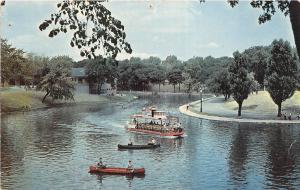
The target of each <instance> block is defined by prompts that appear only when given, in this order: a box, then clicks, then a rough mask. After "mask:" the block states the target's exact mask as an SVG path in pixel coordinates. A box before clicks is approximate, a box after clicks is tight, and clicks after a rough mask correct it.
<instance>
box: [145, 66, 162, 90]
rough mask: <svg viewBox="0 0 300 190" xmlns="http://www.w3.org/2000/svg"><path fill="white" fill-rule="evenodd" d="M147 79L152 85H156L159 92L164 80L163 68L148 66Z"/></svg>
mask: <svg viewBox="0 0 300 190" xmlns="http://www.w3.org/2000/svg"><path fill="white" fill-rule="evenodd" d="M148 77H149V81H150V82H151V83H152V84H158V91H159V92H160V85H161V83H163V82H164V81H165V80H166V74H165V68H164V67H162V66H161V65H150V71H149V73H148Z"/></svg>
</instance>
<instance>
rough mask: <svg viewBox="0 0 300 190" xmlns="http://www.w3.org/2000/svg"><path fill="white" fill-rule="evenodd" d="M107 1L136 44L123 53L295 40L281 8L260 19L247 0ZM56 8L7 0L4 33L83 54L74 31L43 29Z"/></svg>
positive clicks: (50, 49)
mask: <svg viewBox="0 0 300 190" xmlns="http://www.w3.org/2000/svg"><path fill="white" fill-rule="evenodd" d="M105 5H106V7H107V8H109V10H111V12H112V15H113V16H114V17H115V18H117V19H119V20H121V21H122V23H123V25H124V26H125V32H126V33H127V41H128V42H129V43H130V44H131V47H132V49H133V54H132V55H128V54H126V53H122V54H120V55H119V56H118V58H119V59H123V58H128V57H130V56H140V57H142V58H145V57H149V56H151V55H152V56H158V57H160V58H161V59H165V57H166V56H168V55H176V56H177V57H179V58H180V59H182V60H187V59H189V58H191V57H193V56H202V57H206V56H209V55H212V56H215V57H220V56H231V55H232V53H233V52H234V51H235V50H240V51H242V50H244V49H246V48H248V47H250V46H256V45H269V44H270V43H271V42H272V41H273V39H275V38H283V39H285V40H288V41H290V43H291V44H292V46H295V45H294V44H295V43H294V38H293V33H292V29H291V24H290V20H289V17H284V16H283V14H282V13H281V12H278V13H277V14H276V15H275V16H274V17H273V19H272V20H271V21H270V22H268V23H266V24H262V25H259V24H258V21H257V19H258V16H259V14H260V13H261V11H260V10H259V9H253V8H251V7H250V5H249V2H241V3H240V5H239V6H238V7H236V8H234V9H233V8H231V7H230V6H229V5H228V3H226V0H224V1H207V2H206V3H204V4H203V3H201V4H200V3H199V1H192V0H190V1H187V0H186V1H183V0H180V1H179V0H177V1H167V0H150V1H149V0H148V1H141V0H133V1H129V0H124V1H122V0H118V1H116V0H115V1H114V0H110V2H109V3H105ZM56 9H57V8H56V2H55V1H11V0H9V1H6V5H5V6H4V7H2V10H1V14H2V16H1V37H4V38H7V39H8V40H9V42H10V43H12V44H13V45H14V46H16V47H18V48H23V49H24V50H25V51H26V52H33V53H37V54H41V55H46V56H55V55H69V56H70V57H72V58H73V59H74V60H80V59H82V58H81V57H80V56H79V51H78V50H77V49H76V48H72V47H71V46H70V45H69V43H70V36H71V35H66V34H59V35H58V36H56V37H55V38H49V37H48V31H47V32H45V31H43V32H41V31H39V29H38V26H39V24H40V23H41V22H42V21H43V20H45V19H49V18H50V14H51V13H54V12H56Z"/></svg>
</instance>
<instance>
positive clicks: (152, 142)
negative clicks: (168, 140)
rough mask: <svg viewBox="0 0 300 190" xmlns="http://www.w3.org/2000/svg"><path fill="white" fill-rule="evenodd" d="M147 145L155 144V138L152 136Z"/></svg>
mask: <svg viewBox="0 0 300 190" xmlns="http://www.w3.org/2000/svg"><path fill="white" fill-rule="evenodd" d="M148 145H156V140H155V138H152V139H151V141H150V142H149V143H148Z"/></svg>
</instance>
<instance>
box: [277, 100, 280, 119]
mask: <svg viewBox="0 0 300 190" xmlns="http://www.w3.org/2000/svg"><path fill="white" fill-rule="evenodd" d="M277 106H278V112H277V117H281V103H280V104H277Z"/></svg>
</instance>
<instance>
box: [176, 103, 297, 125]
mask: <svg viewBox="0 0 300 190" xmlns="http://www.w3.org/2000/svg"><path fill="white" fill-rule="evenodd" d="M190 104H193V102H192V103H190ZM187 105H188V104H185V105H182V106H180V107H179V111H180V112H181V113H183V114H185V115H188V116H192V117H197V118H201V119H206V120H213V121H225V122H239V123H276V124H299V126H300V120H263V119H239V118H231V117H221V116H214V115H206V114H205V113H203V114H199V113H195V112H192V111H190V110H187V109H186V108H187Z"/></svg>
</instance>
